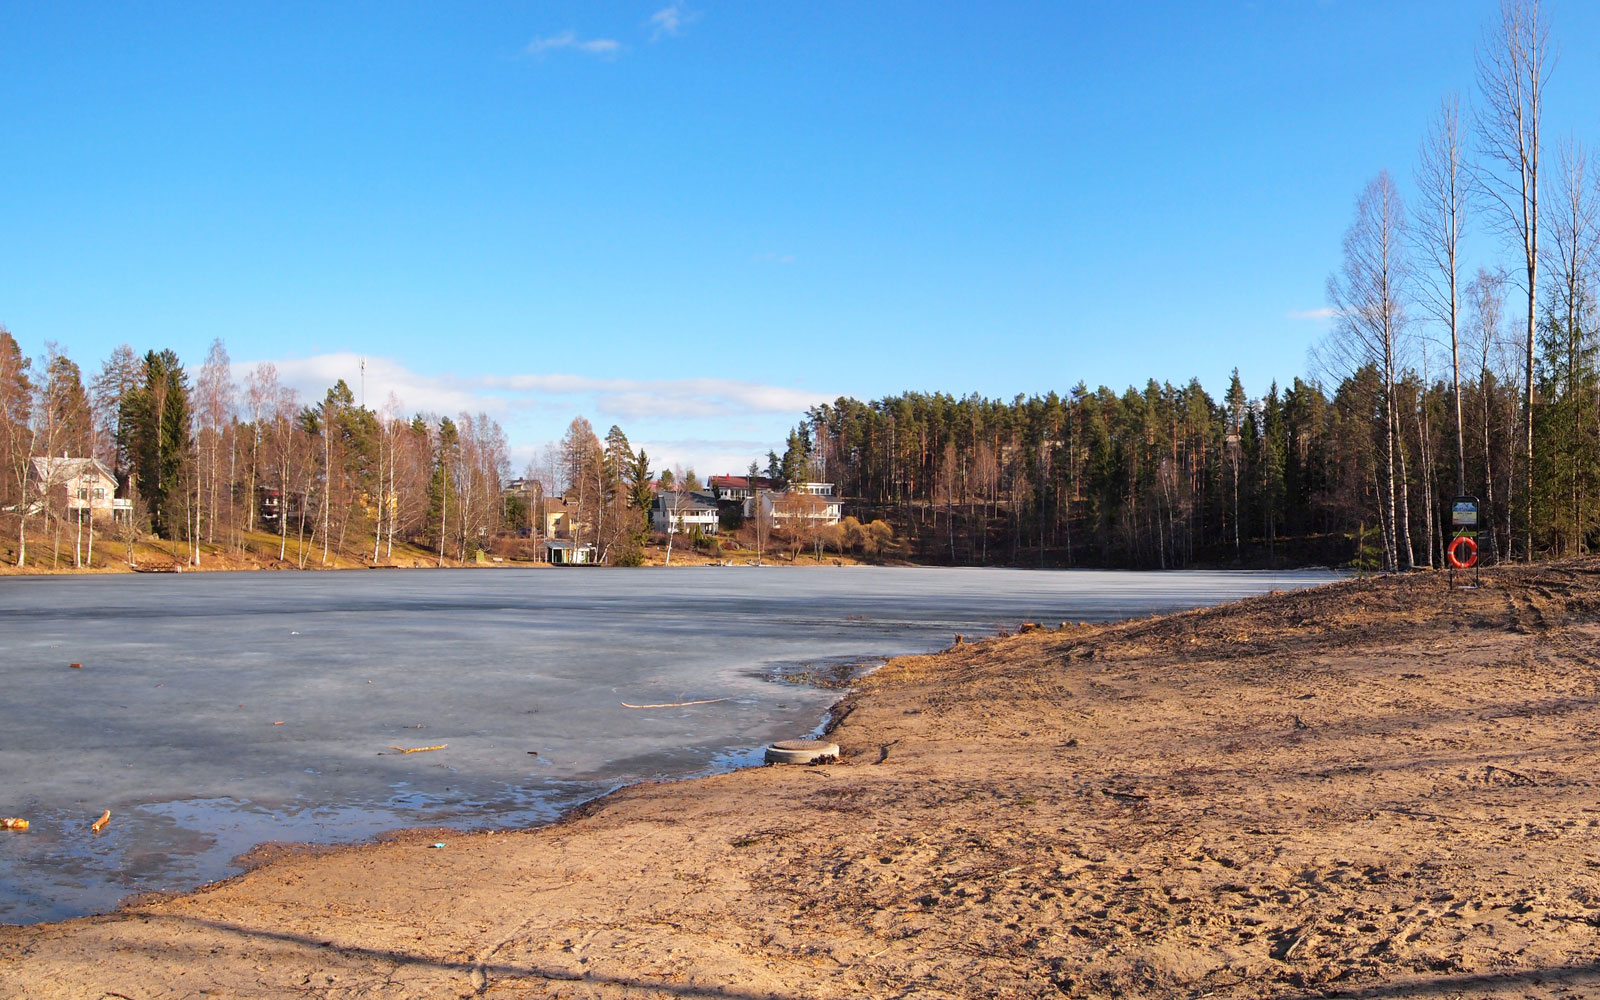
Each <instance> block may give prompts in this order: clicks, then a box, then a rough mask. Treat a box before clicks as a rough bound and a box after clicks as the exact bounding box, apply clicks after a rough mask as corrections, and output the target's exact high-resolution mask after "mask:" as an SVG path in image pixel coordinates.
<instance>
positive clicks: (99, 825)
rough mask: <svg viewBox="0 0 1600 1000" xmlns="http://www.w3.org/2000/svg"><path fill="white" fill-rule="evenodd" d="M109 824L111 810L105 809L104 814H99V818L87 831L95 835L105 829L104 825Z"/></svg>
mask: <svg viewBox="0 0 1600 1000" xmlns="http://www.w3.org/2000/svg"><path fill="white" fill-rule="evenodd" d="M109 822H111V810H110V809H107V810H106V811H105V812H103V813H101V814H100V818H99V819H97V820H95V821H94V823H93V824H92V825H91V826H90V827H89V829H91V830H93V831H94V832H95V833H99V832H100V831H101V830H104V829H105V828H106V824H107V823H109Z"/></svg>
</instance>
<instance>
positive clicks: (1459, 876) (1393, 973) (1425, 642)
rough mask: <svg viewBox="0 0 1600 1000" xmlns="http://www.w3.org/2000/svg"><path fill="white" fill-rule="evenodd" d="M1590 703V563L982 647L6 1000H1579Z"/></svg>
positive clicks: (1, 943) (13, 991) (1595, 811)
mask: <svg viewBox="0 0 1600 1000" xmlns="http://www.w3.org/2000/svg"><path fill="white" fill-rule="evenodd" d="M1597 682H1600V563H1595V562H1585V563H1568V564H1562V565H1558V566H1552V567H1545V568H1541V569H1537V570H1507V571H1501V572H1498V573H1495V574H1493V575H1486V577H1485V587H1484V588H1483V589H1481V590H1478V591H1474V592H1465V593H1457V594H1455V595H1450V594H1447V593H1446V592H1445V591H1444V589H1443V587H1442V581H1441V579H1440V578H1437V577H1427V578H1423V577H1418V578H1412V579H1407V580H1380V581H1363V582H1350V583H1343V584H1337V585H1334V586H1332V587H1328V588H1323V589H1321V590H1318V591H1313V592H1304V593H1297V594H1290V595H1282V596H1272V597H1266V598H1259V599H1255V600H1251V601H1246V602H1242V603H1240V604H1235V605H1231V606H1228V607H1224V608H1219V609H1213V610H1209V611H1201V612H1194V613H1190V614H1184V615H1177V616H1173V617H1169V618H1165V619H1158V620H1148V621H1141V622H1133V623H1128V624H1125V625H1120V626H1114V627H1106V628H1098V627H1081V628H1069V629H1063V630H1059V631H1054V630H1052V631H1044V632H1035V633H1030V634H1027V635H1023V636H1018V637H1014V638H1010V639H999V640H992V641H988V642H983V643H978V644H975V645H967V646H962V647H959V648H957V649H956V650H954V651H952V652H950V653H946V654H941V655H938V656H928V657H911V658H906V659H902V660H898V661H895V662H894V663H892V664H891V665H890V666H888V667H886V668H884V669H883V670H882V671H880V672H879V673H878V674H877V675H875V676H874V677H873V678H871V679H870V680H869V682H868V683H867V684H866V685H865V687H864V689H863V690H862V691H861V692H860V693H859V694H858V695H856V696H854V697H852V698H851V699H850V700H849V701H848V702H847V703H846V704H845V705H844V706H843V719H842V721H841V723H840V724H839V725H838V727H837V729H836V730H835V732H834V738H835V739H837V740H838V741H839V742H840V743H841V744H842V745H843V747H844V748H845V759H844V760H843V761H842V762H841V763H839V764H836V765H831V766H825V767H810V768H806V767H772V768H762V769H755V770H748V771H743V772H738V773H734V774H728V775H723V776H720V777H716V778H711V779H706V780H700V781H693V782H684V783H679V784H670V785H646V786H640V787H635V788H631V789H628V790H626V791H623V792H621V793H619V794H617V795H614V796H611V797H609V798H607V799H605V800H603V801H602V802H600V803H597V804H595V805H592V806H591V807H589V808H587V809H585V810H583V811H582V812H581V813H580V814H579V815H577V816H574V817H571V818H570V819H568V820H567V821H565V822H563V823H560V824H558V825H556V826H554V827H549V828H545V829H540V830H534V831H530V832H525V833H511V834H498V835H474V836H463V835H459V834H454V833H452V834H449V835H439V836H435V835H422V836H412V837H408V838H405V839H402V840H399V841H396V842H393V843H388V844H382V845H377V846H371V847H364V848H356V849H350V850H343V851H337V852H334V853H331V854H325V855H322V856H316V857H299V856H289V857H287V858H284V859H281V860H279V861H276V862H274V863H271V864H269V865H267V866H265V867H263V868H261V869H258V870H256V871H254V872H252V873H251V874H249V875H246V876H243V877H240V878H238V879H234V880H232V881H230V882H227V883H223V884H220V885H218V886H215V887H212V888H210V889H208V890H205V891H202V892H199V893H196V894H193V895H190V896H187V897H183V898H178V899H169V900H158V901H151V902H146V903H143V904H139V905H134V906H130V907H128V908H127V909H126V910H125V912H121V913H118V914H115V915H112V916H109V917H103V918H95V919H88V920H80V921H73V922H70V923H65V924H60V925H54V926H46V927H32V928H5V929H0V996H7V997H10V996H28V997H73V998H79V997H91V998H98V997H125V998H133V1000H145V998H157V997H190V996H201V995H211V996H238V997H257V996H268V997H274V996H298V997H374V998H388V997H446V996H473V995H483V996H488V997H539V996H565V997H671V998H679V997H702V996H704V997H728V998H755V997H782V998H801V997H819V998H824V997H829V998H831V997H844V996H866V997H901V996H905V997H976V996H998V997H1011V996H1050V997H1054V996H1062V995H1066V996H1075V997H1076V996H1085V997H1086V996H1101V995H1119V994H1120V995H1144V996H1159V997H1169V996H1175V997H1188V996H1195V997H1198V996H1216V997H1258V996H1271V997H1299V996H1322V995H1329V994H1336V995H1347V996H1360V997H1374V998H1376V997H1399V996H1408V997H1409V996H1427V997H1454V996H1460V997H1479V996H1527V995H1534V996H1546V995H1558V994H1561V993H1563V992H1566V993H1570V995H1575V996H1578V995H1597V994H1600V966H1597V965H1596V964H1595V957H1594V956H1595V955H1596V952H1597V947H1600V927H1597V925H1600V853H1597V848H1600V790H1597V788H1596V786H1595V780H1596V774H1597V773H1600V743H1597V739H1596V737H1597V735H1600V697H1597V690H1600V688H1597ZM436 839H443V840H445V841H446V843H447V846H446V847H445V848H444V849H442V850H438V849H432V848H430V847H428V846H427V845H428V844H430V843H432V842H433V841H435V840H436ZM207 990H209V991H210V992H209V993H204V991H207Z"/></svg>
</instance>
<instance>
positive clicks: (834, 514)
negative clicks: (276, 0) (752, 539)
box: [744, 483, 844, 528]
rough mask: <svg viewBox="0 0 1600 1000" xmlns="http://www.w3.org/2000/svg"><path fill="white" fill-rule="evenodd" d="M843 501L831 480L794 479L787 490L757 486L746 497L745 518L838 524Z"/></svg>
mask: <svg viewBox="0 0 1600 1000" xmlns="http://www.w3.org/2000/svg"><path fill="white" fill-rule="evenodd" d="M843 515H844V501H843V500H842V499H840V498H839V497H836V496H834V495H833V484H832V483H794V484H792V485H791V486H790V487H789V488H788V489H786V490H758V491H756V493H755V495H754V496H752V497H750V498H749V499H747V500H745V501H744V516H745V518H746V519H749V518H752V517H761V518H762V519H764V520H765V521H766V523H767V524H769V525H771V526H772V527H775V528H782V527H785V526H786V525H795V524H800V523H805V524H809V525H811V526H813V527H826V526H828V525H833V524H838V523H839V521H840V519H841V518H842V517H843Z"/></svg>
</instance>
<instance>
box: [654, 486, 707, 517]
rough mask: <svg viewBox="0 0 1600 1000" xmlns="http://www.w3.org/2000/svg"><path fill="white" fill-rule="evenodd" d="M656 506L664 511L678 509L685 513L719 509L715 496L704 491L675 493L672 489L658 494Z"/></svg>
mask: <svg viewBox="0 0 1600 1000" xmlns="http://www.w3.org/2000/svg"><path fill="white" fill-rule="evenodd" d="M655 508H656V509H657V510H662V511H666V510H677V511H680V512H683V513H687V512H690V511H714V510H717V509H718V508H717V500H716V498H715V497H711V496H707V495H706V494H704V493H675V492H672V491H670V490H669V491H668V492H666V493H657V494H656V502H655Z"/></svg>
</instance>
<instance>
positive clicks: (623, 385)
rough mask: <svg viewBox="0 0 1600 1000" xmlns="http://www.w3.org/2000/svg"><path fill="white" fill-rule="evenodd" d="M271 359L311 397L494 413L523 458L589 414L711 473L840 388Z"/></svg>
mask: <svg viewBox="0 0 1600 1000" xmlns="http://www.w3.org/2000/svg"><path fill="white" fill-rule="evenodd" d="M363 360H365V362H366V377H365V385H364V386H363V379H362V367H361V366H362V362H363ZM259 363H261V362H259V361H241V362H236V363H235V364H234V365H233V366H232V368H233V377H234V379H235V380H236V381H238V382H240V383H241V384H242V383H243V381H244V378H245V376H246V375H247V374H248V373H249V372H250V371H252V370H253V369H254V368H255V367H256V365H257V364H259ZM270 363H271V364H272V365H274V366H275V367H276V368H277V371H278V379H279V381H281V382H282V383H283V384H284V385H286V386H288V387H290V388H292V389H294V390H295V391H296V392H297V393H299V396H300V400H301V402H302V403H312V402H315V401H317V400H320V399H322V397H323V395H324V394H326V393H327V391H328V388H329V387H330V386H332V385H333V384H334V383H335V382H336V381H338V380H339V379H344V381H345V383H346V384H347V385H349V386H350V390H351V392H353V393H354V394H355V395H356V398H357V400H358V401H360V400H361V399H362V398H363V394H364V398H365V401H366V405H367V406H369V407H371V408H372V409H374V410H379V411H384V410H387V409H388V408H389V406H388V402H387V401H388V399H389V397H390V396H391V395H392V396H394V397H395V398H396V400H397V401H398V405H397V406H396V407H395V408H394V409H395V410H396V411H397V412H396V413H395V414H394V415H396V416H402V417H403V416H407V415H409V414H412V413H435V414H441V415H451V416H453V415H454V414H457V413H462V412H467V413H477V412H479V411H482V412H485V413H488V414H489V415H490V416H491V417H493V418H494V419H496V420H498V421H500V422H501V423H502V424H503V425H504V426H505V430H506V435H507V437H508V438H509V439H510V440H511V453H512V455H513V456H514V457H515V458H516V459H517V460H518V461H519V463H525V462H526V460H527V459H528V458H530V457H532V456H533V455H535V454H537V453H538V451H539V449H540V448H541V447H542V445H543V442H545V441H553V440H556V439H558V438H560V436H561V435H562V433H564V432H565V430H566V425H567V423H568V422H569V421H570V420H571V419H572V418H573V417H574V416H576V415H578V414H585V415H587V416H588V417H589V418H590V420H591V422H592V423H593V424H594V425H595V427H596V429H597V431H598V432H599V433H602V434H603V433H604V432H605V429H606V427H607V426H609V425H610V424H612V423H616V424H618V425H620V426H621V427H622V428H623V430H625V431H627V432H628V435H629V437H630V439H632V440H633V444H634V447H635V448H637V447H640V446H641V444H643V445H644V446H645V447H647V448H648V450H649V452H650V455H651V457H652V459H653V460H654V461H656V462H662V463H667V464H682V465H686V466H687V465H692V466H694V467H695V468H696V469H699V470H701V471H702V473H705V472H718V473H721V472H730V471H731V472H740V471H743V469H744V468H745V467H746V466H747V465H748V464H749V463H750V460H751V459H752V458H756V457H758V456H764V455H766V453H767V451H768V450H769V449H777V450H780V451H781V450H782V444H783V438H784V435H785V434H787V433H788V431H789V430H790V429H791V428H792V427H793V426H794V425H795V424H797V423H799V421H800V419H801V418H802V416H803V415H804V414H805V412H806V410H808V409H810V408H811V407H812V406H815V405H817V404H818V403H824V402H829V401H831V400H832V399H833V398H834V395H835V394H829V393H824V392H816V391H813V390H810V389H800V388H794V387H792V386H778V385H764V384H762V383H758V382H745V381H741V380H738V379H722V378H688V379H630V378H597V377H593V376H588V375H576V374H572V373H567V372H524V373H513V374H492V375H491V374H476V373H475V374H466V375H459V374H457V375H424V374H419V373H417V372H413V371H411V370H410V369H408V368H407V367H406V366H405V365H404V364H402V363H400V362H399V361H397V360H395V359H394V358H388V357H381V356H366V357H365V358H363V356H362V355H360V354H356V353H354V352H349V351H345V352H339V353H334V354H319V355H314V356H312V357H307V358H286V359H270ZM730 434H735V435H744V434H749V435H751V436H750V437H749V438H743V437H740V438H732V437H730V436H729V435H730ZM518 468H519V469H520V468H521V464H519V465H518Z"/></svg>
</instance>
